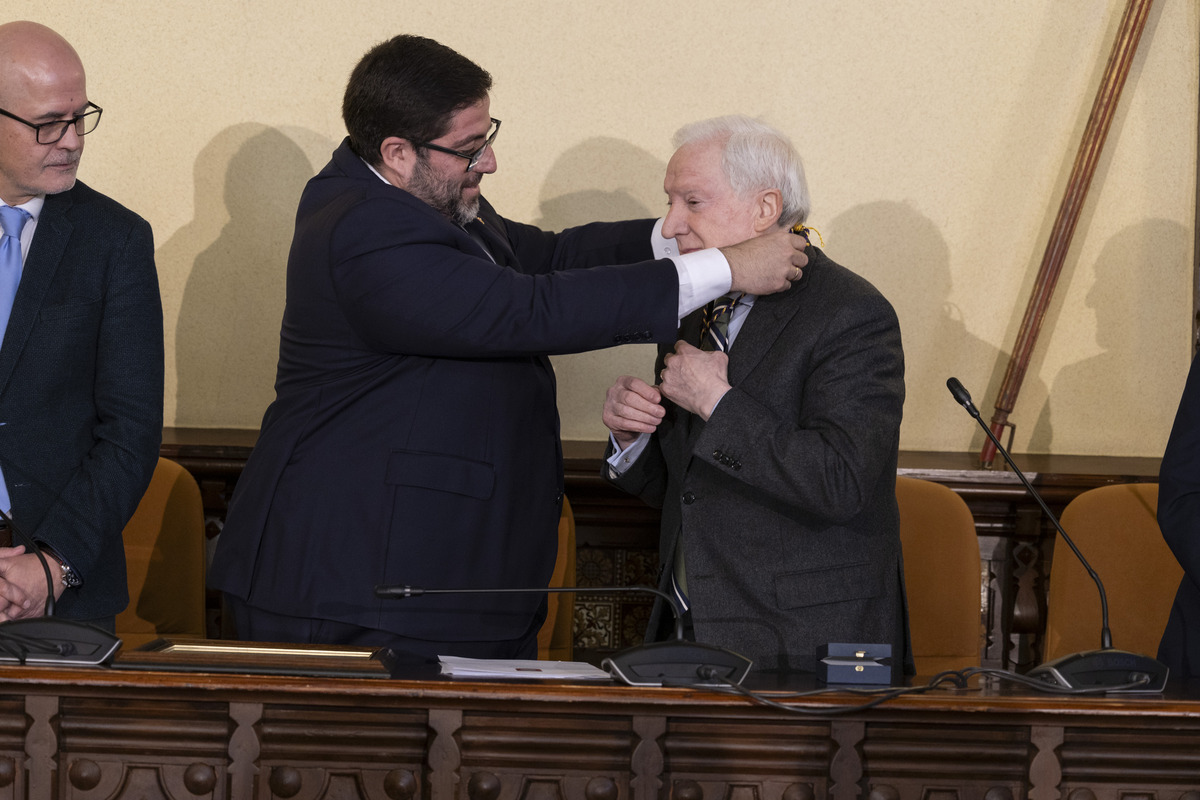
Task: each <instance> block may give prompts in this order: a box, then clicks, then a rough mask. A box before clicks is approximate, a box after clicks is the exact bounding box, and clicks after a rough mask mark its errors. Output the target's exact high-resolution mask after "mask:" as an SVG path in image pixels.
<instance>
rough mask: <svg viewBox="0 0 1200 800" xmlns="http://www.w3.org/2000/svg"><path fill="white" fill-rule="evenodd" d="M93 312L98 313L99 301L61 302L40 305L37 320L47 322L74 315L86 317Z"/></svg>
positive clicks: (71, 317)
mask: <svg viewBox="0 0 1200 800" xmlns="http://www.w3.org/2000/svg"><path fill="white" fill-rule="evenodd" d="M92 314H95V315H97V316H99V314H100V301H99V300H93V301H90V302H87V301H84V302H79V303H62V304H59V305H45V306H42V308H41V310H40V311H39V312H38V320H39V321H41V322H49V321H53V320H63V319H73V318H74V317H86V316H90V315H92Z"/></svg>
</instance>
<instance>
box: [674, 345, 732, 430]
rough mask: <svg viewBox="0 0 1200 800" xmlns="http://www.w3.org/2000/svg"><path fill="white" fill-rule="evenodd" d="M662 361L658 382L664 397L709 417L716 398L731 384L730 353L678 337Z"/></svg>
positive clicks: (703, 417) (705, 418) (697, 413)
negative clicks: (711, 349) (709, 349)
mask: <svg viewBox="0 0 1200 800" xmlns="http://www.w3.org/2000/svg"><path fill="white" fill-rule="evenodd" d="M663 363H664V364H665V365H666V366H665V367H664V368H663V371H662V376H661V377H662V383H660V384H659V389H661V390H662V394H663V397H665V398H667V399H668V400H670V401H671V402H673V403H674V404H675V405H677V406H679V407H680V408H682V409H685V410H687V411H690V412H692V413H693V414H695V415H697V416H698V417H700V418H701V419H703V420H706V421H707V420H708V417H709V415H710V414H712V410H713V409H714V408H716V405H717V401H718V400H720V399H721V398H722V397H723V396H724V395H725V393H726V392H727V391H729V390H730V389H731V388H732V387H731V386H730V385H729V356H727V355H726V354H724V353H722V352H719V351H711V352H709V351H704V350H701V349H699V348H697V347H693V346H692V345H690V344H688V343H687V342H682V341H681V342H676V343H675V352H673V353H668V354H667V356H666V358H665V359H664V361H663Z"/></svg>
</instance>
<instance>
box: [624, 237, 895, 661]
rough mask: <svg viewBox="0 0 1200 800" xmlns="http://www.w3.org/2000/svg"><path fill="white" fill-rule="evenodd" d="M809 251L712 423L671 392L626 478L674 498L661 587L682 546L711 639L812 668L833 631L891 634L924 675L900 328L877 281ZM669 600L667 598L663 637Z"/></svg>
mask: <svg viewBox="0 0 1200 800" xmlns="http://www.w3.org/2000/svg"><path fill="white" fill-rule="evenodd" d="M807 252H808V255H809V264H808V266H807V267H806V268H805V270H804V276H803V277H802V278H801V279H800V280H798V281H797V282H796V283H795V284H793V285H792V287H791V288H790V289H788V290H787V291H785V292H780V293H779V294H772V295H764V296H762V297H758V298H756V299H755V302H754V306H753V308H751V310H750V313H749V314H748V315H747V316H746V320H745V322H744V323H743V326H742V328H741V330H740V331H739V332H738V335H737V338H736V339H735V340H734V343H733V346H732V348H731V349H730V351H729V383H730V384H731V385H732V387H733V388H731V389H730V390H729V391H728V392H727V393H726V394H725V396H724V397H722V398H721V401H720V402H719V403H718V404H717V407H716V410H715V411H714V412H713V414H712V416H711V417H710V418H709V420H708V421H707V422H705V421H703V420H702V419H700V418H699V417H697V416H695V415H692V414H690V413H688V412H686V411H683V410H682V409H680V408H678V407H677V406H675V405H674V404H673V403H670V402H669V401H666V402H665V407H666V411H667V415H666V417H665V418H664V420H663V421H662V422H661V423H660V424H659V426H658V430H657V431H656V432H655V434H654V435H653V436H652V437H651V441H650V443H649V445H648V447H647V448H646V451H645V452H644V453H643V455H642V457H641V458H639V459H638V460H637V461H636V462H634V464H633V465H631V467H630V469H629V470H628V471H627V472H626V473H624V474H623V475H622V476H621V477H620V478H619V479H615V483H617V485H618V486H620V487H622V488H624V489H626V490H627V491H630V492H632V493H634V494H637V495H639V496H641V497H642V498H643V499H644V500H646V501H647V502H648V503H650V504H651V505H654V506H657V507H661V508H662V531H661V538H660V548H659V550H660V558H661V560H662V567H663V578H664V580H663V582H662V584H661V586H662V587H663V588H666V587H668V586H669V579H670V575H669V571H670V569H671V567H670V565H671V564H672V563H673V561H674V556H675V550H676V548H678V547H682V548H683V550H684V553H685V559H684V563H685V565H686V570H687V588H688V598H689V600H690V602H691V611H692V617H693V622H694V625H695V632H696V638H697V639H698V640H699V641H702V642H707V643H710V644H716V645H720V646H722V647H726V648H728V649H730V650H733V651H734V652H737V653H741V654H742V655H744V656H746V657H748V658H751V659H752V660H753V661H754V662H755V668H756V669H769V670H796V669H799V670H812V669H813V668H814V666H815V662H814V654H815V651H816V648H817V647H818V646H819V645H822V644H825V643H828V642H888V643H891V644H892V645H893V654H894V655H895V656H896V658H895V663H896V664H897V665H901V664H905V663H907V665H908V669H909V671H910V672H911V671H912V668H911V664H912V660H911V656H910V655H908V653H907V651H908V620H907V613H906V610H905V600H904V576H903V564H902V559H901V551H900V516H899V510H898V508H897V505H896V461H897V455H898V449H899V440H900V419H901V413H902V410H903V404H904V354H903V351H902V349H901V344H900V325H899V322H898V320H897V318H896V314H895V312H894V311H893V310H892V306H891V305H890V304H889V303H888V301H887V300H886V299H885V298H884V297H883V296H882V295H881V294H880V293H879V292H878V291H877V290H876V289H875V287H873V286H872V285H871V284H870V283H868V282H867V281H866V280H864V279H863V278H861V277H859V276H858V275H855V274H854V273H853V272H850V271H849V270H847V269H845V268H844V267H841V266H839V265H838V264H835V263H834V262H833V261H831V260H830V259H829V258H828V257H827V256H825V254H824V253H822V252H821V251H820V250H819V249H817V248H815V247H810V248H808V251H807ZM700 317H701V312H697V313H695V314H692V315H690V316H689V317H688V318H687V319H685V320H684V321H683V323H682V325H681V327H680V338H681V339H683V340H684V341H687V342H689V343H690V344H693V345H698V344H699V342H700V330H701V319H700ZM665 352H668V349H667V348H663V349H662V350H661V351H660V354H659V363H658V366H657V368H656V374H657V372H658V370H661V368H662V355H663V353H665ZM610 479H612V476H610ZM681 532H682V535H681ZM662 612H663V609H662V606H661V603H658V604H656V609H655V613H654V615H653V617H654V618H653V619H652V620H651V628H650V632H651V635H652V636H653V635H655V634H656V633H657V631H658V617H660V616H661V614H662ZM899 674H900V672H899V670H897V671H896V675H897V676H898V675H899Z"/></svg>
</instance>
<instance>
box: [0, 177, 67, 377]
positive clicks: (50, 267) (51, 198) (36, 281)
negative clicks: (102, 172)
mask: <svg viewBox="0 0 1200 800" xmlns="http://www.w3.org/2000/svg"><path fill="white" fill-rule="evenodd" d="M71 194H72V193H71V192H70V191H66V192H62V193H60V194H52V195H48V196H47V197H46V203H45V205H43V206H42V213H41V215H40V216H39V217H38V223H37V230H36V231H34V234H33V244H32V245H31V246H30V248H29V255H28V256H27V257H26V259H25V267H24V268H23V269H22V270H21V283H20V285H19V286H18V287H17V296H16V298H15V299H14V300H13V309H12V316H11V317H9V320H8V330H7V331H6V332H5V334H4V344H3V346H2V347H0V394H3V391H4V388H5V387H6V386H7V385H8V380H9V378H10V377H12V372H13V368H14V367H15V366H16V364H17V358H18V357H19V356H20V354H21V351H22V350H23V349H24V348H25V343H26V342H27V341H28V339H29V334H30V332H31V331H32V330H33V324H34V322H36V321H37V318H38V314H39V313H40V312H41V309H42V302H43V300H45V297H46V292H47V290H48V289H49V288H50V283H51V281H52V280H53V279H54V273H55V272H56V271H57V270H58V265H59V263H60V262H61V261H62V257H63V253H64V252H66V249H67V242H68V241H70V238H71V231H72V230H73V228H74V226H73V225H72V224H71V222H70V221H69V220H68V219H67V217H66V213H67V210H68V209H69V208H70V207H71V205H72V201H71Z"/></svg>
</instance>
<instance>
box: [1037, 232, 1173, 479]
mask: <svg viewBox="0 0 1200 800" xmlns="http://www.w3.org/2000/svg"><path fill="white" fill-rule="evenodd" d="M1190 246H1191V234H1190V233H1189V231H1188V230H1187V229H1186V228H1185V227H1184V226H1183V225H1180V224H1179V223H1177V222H1173V221H1170V220H1165V219H1150V220H1146V221H1143V222H1139V223H1137V224H1135V225H1129V226H1128V227H1126V228H1123V229H1122V230H1121V231H1120V232H1119V233H1118V234H1117V235H1115V236H1113V237H1112V238H1111V239H1109V240H1108V241H1107V242H1106V243H1105V245H1104V248H1103V249H1102V250H1101V251H1100V257H1099V258H1098V259H1097V261H1096V263H1095V265H1094V266H1093V270H1094V278H1093V280H1092V286H1091V288H1090V289H1089V290H1088V293H1087V296H1086V298H1085V302H1086V303H1087V306H1088V308H1091V309H1092V311H1093V312H1094V313H1095V315H1096V344H1097V345H1099V346H1100V347H1101V348H1103V349H1104V352H1102V353H1100V354H1099V355H1094V356H1091V357H1090V358H1085V359H1082V360H1080V361H1077V362H1075V363H1073V364H1070V365H1068V366H1066V367H1063V368H1062V369H1061V370H1059V372H1058V374H1057V375H1056V376H1055V377H1054V383H1053V387H1052V389H1051V392H1050V394H1049V396H1048V397H1047V400H1046V403H1045V405H1044V406H1043V407H1042V410H1041V416H1040V417H1039V418H1038V421H1037V426H1036V427H1035V428H1034V432H1033V442H1032V447H1034V448H1037V449H1038V451H1042V452H1049V451H1050V447H1051V445H1052V444H1054V438H1053V435H1052V428H1051V419H1052V416H1051V411H1052V410H1053V412H1054V415H1055V416H1057V417H1058V418H1059V419H1065V418H1067V417H1068V416H1069V417H1070V419H1071V421H1072V423H1073V424H1072V426H1071V427H1072V429H1073V430H1081V431H1086V432H1087V433H1085V434H1083V436H1082V438H1081V440H1080V441H1077V442H1076V441H1072V442H1068V443H1065V444H1063V443H1061V442H1060V443H1059V444H1058V446H1057V447H1056V448H1055V450H1056V451H1057V452H1071V453H1082V454H1138V455H1151V454H1155V453H1158V454H1161V453H1162V450H1163V448H1165V447H1166V443H1167V436H1168V434H1169V433H1170V430H1171V421H1172V420H1173V419H1174V417H1175V409H1176V407H1177V405H1178V400H1179V398H1178V397H1166V398H1161V397H1160V398H1156V397H1153V396H1148V395H1147V394H1146V392H1145V389H1144V386H1145V385H1146V383H1147V382H1149V379H1150V378H1151V377H1152V376H1151V374H1150V373H1151V372H1152V371H1155V370H1158V369H1160V368H1162V367H1161V362H1162V359H1163V354H1164V353H1170V352H1176V349H1177V345H1178V341H1176V338H1177V337H1179V336H1186V335H1187V333H1186V332H1183V333H1181V332H1180V331H1179V330H1178V329H1176V328H1173V327H1172V326H1169V325H1163V324H1162V321H1161V320H1159V319H1157V318H1156V317H1155V316H1154V315H1152V314H1148V315H1147V314H1143V315H1140V316H1139V315H1137V314H1130V311H1131V310H1133V309H1147V308H1155V307H1156V306H1157V305H1158V303H1157V302H1156V299H1155V298H1156V296H1161V295H1162V294H1163V292H1164V291H1167V289H1165V288H1164V287H1173V286H1174V285H1175V278H1176V276H1177V275H1178V274H1179V270H1180V269H1181V267H1182V268H1185V267H1186V266H1187V265H1188V264H1189V257H1190V256H1189V248H1190ZM1077 272H1078V268H1077ZM1059 291H1062V289H1061V288H1060V290H1059ZM1172 291H1173V289H1172ZM1044 335H1045V332H1043V336H1044ZM1143 378H1145V379H1147V380H1143ZM1134 417H1136V418H1137V419H1139V420H1140V422H1139V424H1138V425H1136V426H1130V425H1126V424H1123V420H1126V419H1130V418H1134ZM1147 430H1159V431H1161V432H1162V436H1161V440H1159V441H1155V442H1147V441H1146V433H1145V432H1146V431H1147ZM1064 448H1065V449H1064Z"/></svg>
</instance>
